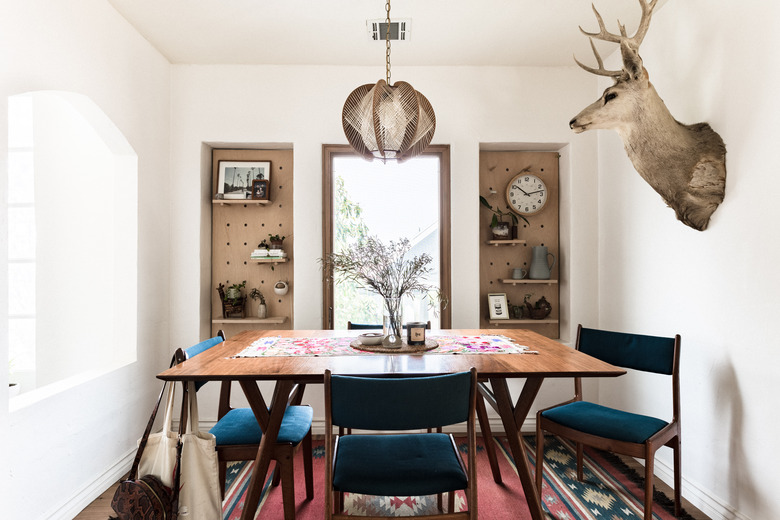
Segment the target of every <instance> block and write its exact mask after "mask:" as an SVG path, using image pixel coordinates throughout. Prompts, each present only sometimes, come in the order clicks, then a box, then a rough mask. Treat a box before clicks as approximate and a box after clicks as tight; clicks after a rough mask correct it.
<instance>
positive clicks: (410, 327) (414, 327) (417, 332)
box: [406, 321, 428, 345]
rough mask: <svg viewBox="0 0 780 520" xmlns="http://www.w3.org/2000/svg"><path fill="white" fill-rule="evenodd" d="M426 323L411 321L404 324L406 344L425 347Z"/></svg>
mask: <svg viewBox="0 0 780 520" xmlns="http://www.w3.org/2000/svg"><path fill="white" fill-rule="evenodd" d="M427 326H428V324H427V323H423V322H419V321H412V322H409V323H407V324H406V344H407V345H425V328H426V327H427Z"/></svg>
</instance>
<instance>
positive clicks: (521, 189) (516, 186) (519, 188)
mask: <svg viewBox="0 0 780 520" xmlns="http://www.w3.org/2000/svg"><path fill="white" fill-rule="evenodd" d="M512 187H513V188H517V189H518V190H520V191H522V192H523V195H525V196H526V197H528V196H529V195H528V193H526V192H525V190H524V189H523V188H521V187H520V186H518V185H517V184H515V185H514V186H512Z"/></svg>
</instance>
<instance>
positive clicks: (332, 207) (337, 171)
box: [323, 146, 451, 329]
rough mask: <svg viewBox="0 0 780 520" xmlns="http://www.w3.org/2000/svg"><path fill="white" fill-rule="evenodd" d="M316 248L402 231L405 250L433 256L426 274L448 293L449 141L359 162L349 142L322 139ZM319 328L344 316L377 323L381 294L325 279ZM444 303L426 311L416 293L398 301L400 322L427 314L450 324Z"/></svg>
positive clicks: (435, 323)
mask: <svg viewBox="0 0 780 520" xmlns="http://www.w3.org/2000/svg"><path fill="white" fill-rule="evenodd" d="M324 155H325V161H324V164H325V171H324V182H323V198H324V200H323V207H324V215H325V222H324V223H323V225H324V226H325V236H326V238H325V240H324V245H323V255H327V254H328V253H330V252H331V251H339V250H341V249H342V248H343V247H345V246H346V245H348V244H349V243H351V242H354V241H356V240H358V239H360V238H361V237H366V236H369V235H371V236H377V237H379V238H380V239H381V240H382V241H383V242H389V241H390V240H393V241H397V240H399V239H402V238H406V239H408V240H409V241H410V244H411V246H412V247H411V250H410V252H409V253H408V255H409V256H410V257H411V256H416V255H419V254H421V253H427V254H429V255H431V257H432V258H433V259H434V261H433V273H432V274H431V278H430V279H429V280H428V282H429V283H431V284H433V285H438V286H439V287H440V289H441V291H442V293H443V294H444V295H445V297H447V298H449V295H450V225H449V223H450V205H449V198H450V175H449V147H447V146H431V147H429V148H428V150H427V151H426V153H425V154H423V155H421V156H418V157H416V158H414V159H411V160H409V161H406V162H404V163H400V164H399V163H397V162H395V161H388V162H387V163H383V162H382V161H381V160H375V161H371V162H369V161H366V160H365V159H363V158H361V157H359V156H357V155H356V154H354V153H353V152H352V151H351V149H350V148H349V147H344V146H325V147H324ZM324 283H325V286H324V290H323V294H324V309H323V327H324V328H327V329H333V328H336V329H343V328H346V327H347V321H352V322H353V323H354V322H359V323H372V324H381V323H382V307H381V304H382V302H381V298H380V297H379V296H377V295H375V294H374V293H371V292H368V291H366V290H363V289H359V288H357V287H355V286H354V285H353V284H350V283H347V282H342V283H336V284H333V283H332V282H330V281H327V280H326V281H325V282H324ZM450 316H451V313H450V309H449V307H447V308H445V309H444V310H443V311H442V312H441V313H434V312H433V310H432V309H430V308H429V306H428V305H427V302H426V301H424V300H422V299H421V298H416V299H414V300H412V299H408V300H407V301H405V302H404V310H403V319H404V321H423V322H426V321H431V325H432V327H433V328H449V327H450Z"/></svg>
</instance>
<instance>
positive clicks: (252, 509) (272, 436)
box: [240, 380, 293, 520]
mask: <svg viewBox="0 0 780 520" xmlns="http://www.w3.org/2000/svg"><path fill="white" fill-rule="evenodd" d="M240 384H241V389H242V390H243V391H244V394H245V395H246V398H247V400H248V401H249V406H251V407H252V411H253V412H254V414H255V417H256V418H257V422H258V423H259V424H260V427H261V428H262V427H263V422H264V421H263V413H264V412H265V413H266V414H268V413H269V412H270V415H268V423H267V425H266V428H263V438H262V439H261V440H260V448H259V449H258V450H257V457H256V458H255V467H254V471H252V477H251V478H250V479H249V486H248V489H247V497H246V502H245V503H244V510H243V511H242V512H241V520H252V519H253V518H254V517H255V513H256V511H257V506H258V505H259V503H260V493H261V492H262V489H263V483H265V479H266V474H267V473H268V466H269V465H270V463H271V454H272V452H273V449H274V444H276V437H277V436H278V435H279V428H280V427H281V425H282V419H283V418H284V412H285V409H286V408H287V398H288V396H289V395H290V390H292V387H293V382H292V381H285V380H280V381H277V382H276V386H275V387H274V394H273V397H272V399H271V407H270V410H265V409H264V408H263V407H264V406H265V402H264V401H263V396H262V394H261V393H260V389H259V388H258V387H257V383H256V382H255V381H243V380H242V381H240Z"/></svg>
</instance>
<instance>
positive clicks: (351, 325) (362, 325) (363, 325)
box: [347, 321, 431, 330]
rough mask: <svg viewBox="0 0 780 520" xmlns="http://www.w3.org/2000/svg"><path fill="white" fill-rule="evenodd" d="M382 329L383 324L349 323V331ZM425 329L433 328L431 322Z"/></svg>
mask: <svg viewBox="0 0 780 520" xmlns="http://www.w3.org/2000/svg"><path fill="white" fill-rule="evenodd" d="M403 327H404V328H406V325H404V326H403ZM381 328H382V324H381V323H380V324H378V325H377V324H374V323H352V322H351V321H348V322H347V330H358V329H360V330H363V329H381ZM425 328H426V329H430V328H431V322H430V321H428V323H426V325H425Z"/></svg>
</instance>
